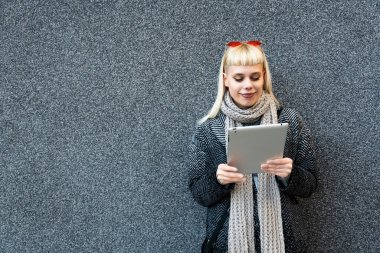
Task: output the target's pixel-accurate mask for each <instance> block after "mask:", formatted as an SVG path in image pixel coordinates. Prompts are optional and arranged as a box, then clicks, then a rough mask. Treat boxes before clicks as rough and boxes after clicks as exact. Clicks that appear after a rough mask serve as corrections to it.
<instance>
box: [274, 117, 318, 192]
mask: <svg viewBox="0 0 380 253" xmlns="http://www.w3.org/2000/svg"><path fill="white" fill-rule="evenodd" d="M288 114H289V115H290V116H289V118H288V121H289V123H290V124H289V128H290V131H289V132H290V134H289V135H290V136H289V140H288V141H289V142H291V143H289V144H287V145H288V146H289V147H290V148H289V151H288V152H289V154H288V155H289V157H291V158H292V159H293V170H292V172H291V174H290V177H289V179H288V180H287V182H286V183H287V184H279V186H280V189H282V190H283V191H284V192H286V193H287V194H289V195H293V196H298V197H308V196H310V195H311V194H312V193H313V192H314V191H315V189H316V187H317V180H316V177H315V167H316V159H315V149H314V142H313V140H312V137H311V133H310V130H309V129H308V128H307V127H306V126H305V124H304V123H303V121H302V118H301V117H300V116H299V114H298V113H296V112H294V111H292V110H289V113H288ZM285 155H287V154H285Z"/></svg>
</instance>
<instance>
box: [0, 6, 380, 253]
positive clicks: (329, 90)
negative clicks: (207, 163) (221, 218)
mask: <svg viewBox="0 0 380 253" xmlns="http://www.w3.org/2000/svg"><path fill="white" fill-rule="evenodd" d="M0 18H1V21H0V34H1V43H0V50H1V51H0V169H1V172H0V252H7V253H8V252H198V250H199V247H200V243H201V241H202V239H203V236H204V220H205V209H204V208H202V207H200V206H199V205H197V204H196V203H195V202H194V201H193V199H192V197H191V196H190V193H189V191H188V188H187V183H186V181H187V178H186V177H187V171H186V170H187V166H186V163H185V161H186V153H187V146H188V143H189V140H190V137H191V134H192V132H193V130H194V126H195V122H196V120H197V119H199V118H200V117H202V116H203V115H204V114H205V113H206V112H207V111H208V109H209V108H210V107H211V105H212V103H213V100H214V97H215V95H216V83H217V74H218V68H219V61H220V59H221V56H222V54H223V50H224V44H225V43H226V42H228V41H231V40H251V39H260V40H262V41H263V47H264V49H265V50H266V52H267V56H268V58H269V62H270V66H271V71H272V75H273V82H274V90H275V93H276V95H277V96H278V98H279V99H280V100H281V101H282V102H283V103H284V104H285V105H286V106H288V107H291V108H294V109H296V110H298V111H299V112H300V113H301V115H302V116H303V118H304V120H305V121H306V122H307V125H308V126H309V128H310V129H311V130H312V132H313V134H314V136H315V139H316V147H317V155H318V161H319V167H318V177H319V188H318V191H317V192H316V193H315V194H314V195H313V196H312V197H311V198H309V199H304V200H301V202H300V204H299V205H298V206H296V207H295V208H294V210H292V212H293V215H294V216H295V217H296V220H295V223H296V224H295V225H296V227H297V228H298V229H299V230H301V231H302V234H303V236H304V239H305V240H307V243H308V245H309V247H310V250H309V251H310V252H380V240H379V234H380V229H379V227H380V223H379V212H380V207H379V199H380V198H379V190H380V189H379V178H380V174H379V169H380V166H379V159H380V157H379V153H380V152H379V132H380V131H379V130H380V129H379V125H378V124H379V84H378V83H379V80H380V78H379V75H378V73H379V59H380V57H379V24H380V20H379V2H378V1H375V0H368V1H359V0H352V1H346V0H344V1H334V0H330V1H314V0H313V1H311V0H309V1H294V0H285V1H272V0H270V1H269V0H259V1H217V0H211V1H200V0H197V1H176V0H171V1H79V0H77V1H75V0H66V1H63V0H62V1H1V3H0Z"/></svg>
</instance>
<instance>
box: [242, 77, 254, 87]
mask: <svg viewBox="0 0 380 253" xmlns="http://www.w3.org/2000/svg"><path fill="white" fill-rule="evenodd" d="M243 87H244V89H247V90H250V89H252V88H253V87H254V86H253V83H252V82H251V80H249V79H248V80H244V86H243Z"/></svg>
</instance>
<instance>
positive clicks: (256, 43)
mask: <svg viewBox="0 0 380 253" xmlns="http://www.w3.org/2000/svg"><path fill="white" fill-rule="evenodd" d="M244 43H246V44H248V45H251V46H254V47H257V46H260V45H261V42H260V41H258V40H250V41H246V42H244ZM242 44H243V43H242V42H240V41H231V42H228V43H227V46H229V47H237V46H240V45H242Z"/></svg>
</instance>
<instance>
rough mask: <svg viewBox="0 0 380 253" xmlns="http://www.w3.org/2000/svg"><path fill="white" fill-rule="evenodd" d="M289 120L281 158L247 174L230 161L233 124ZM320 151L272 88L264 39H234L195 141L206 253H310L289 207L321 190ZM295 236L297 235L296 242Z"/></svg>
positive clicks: (195, 183) (193, 178) (193, 180)
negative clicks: (317, 169) (317, 154)
mask: <svg viewBox="0 0 380 253" xmlns="http://www.w3.org/2000/svg"><path fill="white" fill-rule="evenodd" d="M279 122H281V123H285V122H286V123H288V124H289V129H288V132H287V138H286V144H285V149H284V156H283V158H279V159H273V160H269V161H267V162H266V163H264V164H262V165H261V170H262V172H263V173H259V174H253V175H243V174H241V173H239V172H238V168H235V167H231V166H228V165H227V155H226V154H227V150H226V138H227V136H226V134H227V131H226V130H227V129H228V128H229V127H232V126H248V125H258V124H274V123H279ZM316 185H317V183H316V177H315V152H314V148H313V143H312V140H311V136H310V131H309V130H308V129H307V128H306V126H305V125H304V123H303V120H302V119H301V117H300V116H299V114H298V113H297V112H295V111H294V110H292V109H289V108H284V107H282V106H281V105H280V103H279V102H278V101H277V99H276V98H275V96H274V95H273V91H272V80H271V75H270V71H269V65H268V62H267V58H266V56H265V53H264V51H263V49H262V47H261V42H259V41H247V42H238V41H235V42H230V43H228V44H227V47H226V50H225V52H224V55H223V58H222V61H221V65H220V72H219V83H218V94H217V97H216V100H215V103H214V105H213V106H212V108H211V110H210V112H209V113H208V114H207V115H206V116H205V117H204V118H203V119H201V120H200V122H199V124H198V125H197V128H196V131H195V134H194V136H193V138H192V142H191V145H190V155H189V187H190V190H191V192H192V194H193V197H194V199H195V200H196V201H197V202H198V203H199V204H200V205H202V206H205V207H207V221H206V239H205V241H204V243H203V245H202V252H233V253H235V252H263V253H266V252H276V253H281V252H304V251H306V249H305V248H304V246H303V245H304V244H303V243H302V242H301V241H299V240H298V238H299V237H298V236H294V234H295V233H294V232H295V231H293V229H292V227H291V221H290V216H289V212H288V209H287V206H288V205H289V204H291V203H296V202H297V199H296V197H308V196H310V195H311V193H312V192H313V191H314V190H315V188H316ZM296 238H297V239H296Z"/></svg>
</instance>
